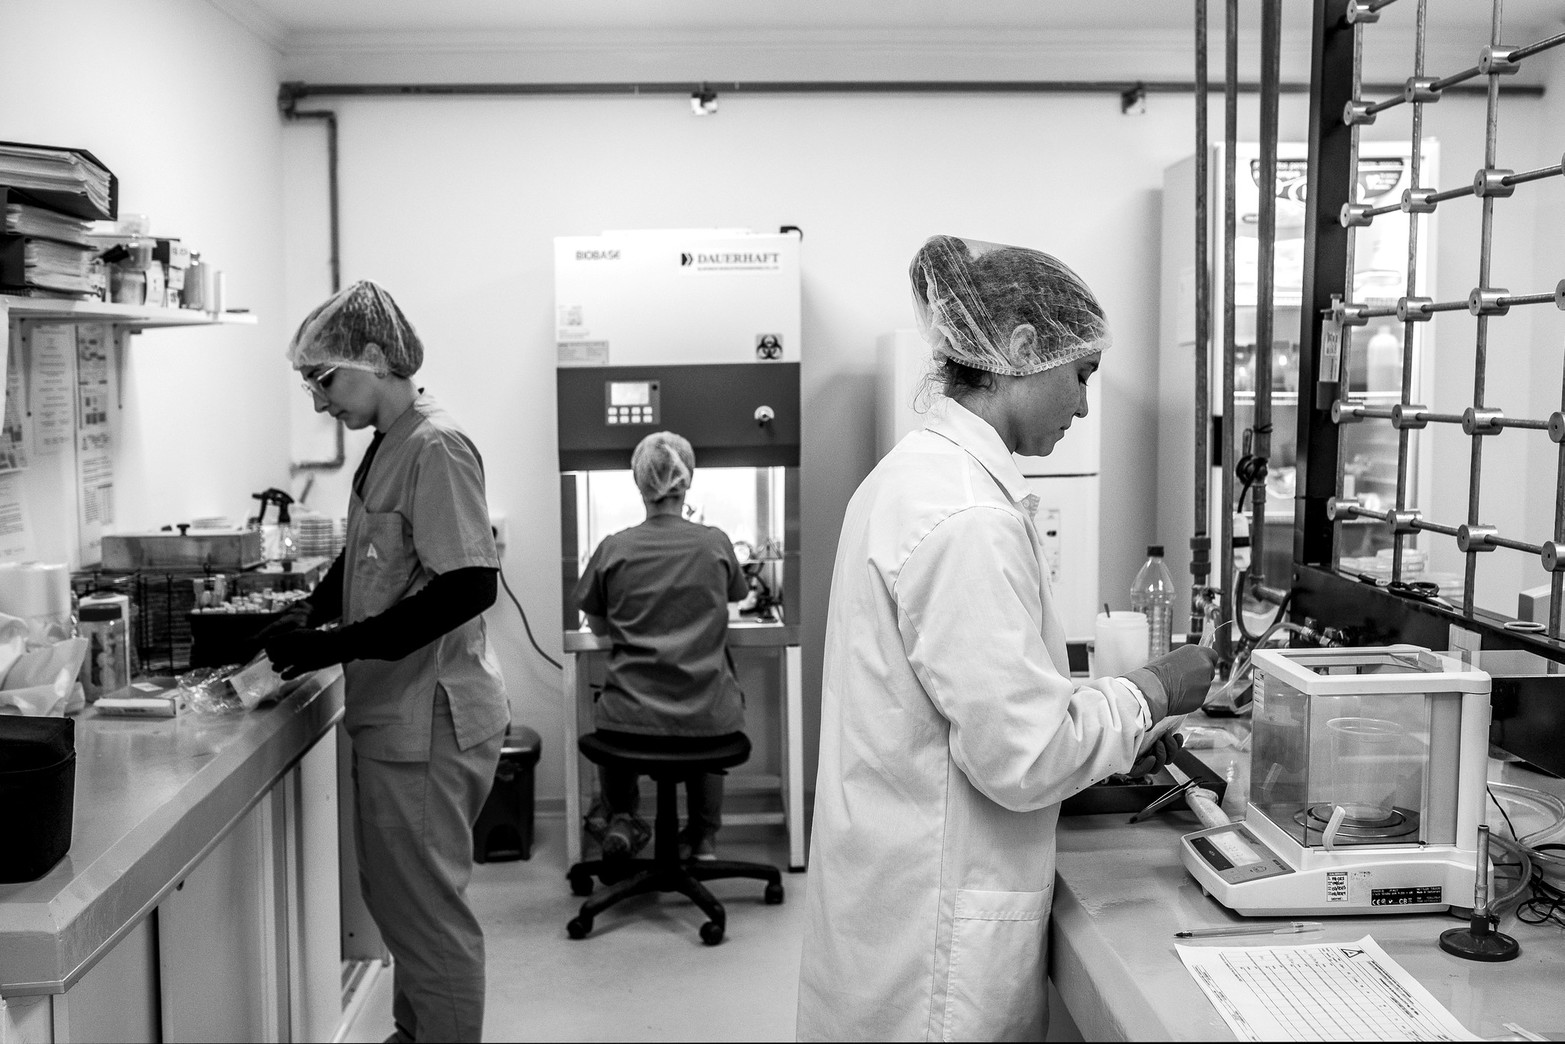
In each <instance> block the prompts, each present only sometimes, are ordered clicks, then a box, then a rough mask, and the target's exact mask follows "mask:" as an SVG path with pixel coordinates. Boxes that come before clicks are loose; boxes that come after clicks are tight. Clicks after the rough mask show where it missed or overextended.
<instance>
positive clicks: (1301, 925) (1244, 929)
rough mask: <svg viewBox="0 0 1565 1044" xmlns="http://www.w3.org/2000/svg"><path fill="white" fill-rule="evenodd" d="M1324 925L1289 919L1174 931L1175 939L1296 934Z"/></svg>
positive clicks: (1315, 929) (1317, 928) (1313, 930)
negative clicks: (1276, 924) (1278, 922)
mask: <svg viewBox="0 0 1565 1044" xmlns="http://www.w3.org/2000/svg"><path fill="white" fill-rule="evenodd" d="M1324 927H1326V926H1325V925H1323V924H1321V923H1320V922H1319V921H1289V922H1288V923H1287V924H1284V925H1279V926H1277V927H1273V926H1271V925H1269V924H1236V925H1234V926H1233V927H1231V928H1187V929H1185V930H1184V931H1182V932H1175V933H1174V938H1176V939H1210V938H1213V937H1215V936H1219V935H1298V934H1300V933H1302V932H1318V931H1320V930H1321V929H1322V928H1324Z"/></svg>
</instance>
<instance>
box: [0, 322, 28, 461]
mask: <svg viewBox="0 0 1565 1044" xmlns="http://www.w3.org/2000/svg"><path fill="white" fill-rule="evenodd" d="M20 350H21V349H20V346H19V345H18V344H17V343H16V341H14V340H13V341H12V342H11V343H10V344H9V345H8V346H7V349H6V368H5V419H4V422H3V424H0V474H4V473H6V472H9V471H21V470H22V469H23V468H25V467H27V456H28V446H27V444H28V442H29V441H31V440H30V439H29V435H30V434H31V431H32V426H31V425H30V424H28V423H27V388H26V385H25V384H24V383H23V380H24V375H23V372H22V366H21V359H20V358H19V357H18V356H19V352H20Z"/></svg>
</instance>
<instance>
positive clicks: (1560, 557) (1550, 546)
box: [1539, 540, 1565, 573]
mask: <svg viewBox="0 0 1565 1044" xmlns="http://www.w3.org/2000/svg"><path fill="white" fill-rule="evenodd" d="M1539 557H1541V558H1542V559H1543V568H1545V569H1547V570H1548V571H1549V572H1551V573H1565V546H1562V545H1560V544H1556V543H1555V542H1554V541H1552V540H1545V541H1544V542H1543V553H1542V554H1541V555H1540V556H1539Z"/></svg>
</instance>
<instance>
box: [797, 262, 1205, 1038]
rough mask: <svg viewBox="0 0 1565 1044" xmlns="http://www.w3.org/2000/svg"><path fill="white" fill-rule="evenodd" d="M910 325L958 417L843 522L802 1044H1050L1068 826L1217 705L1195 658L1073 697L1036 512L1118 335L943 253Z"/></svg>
mask: <svg viewBox="0 0 1565 1044" xmlns="http://www.w3.org/2000/svg"><path fill="white" fill-rule="evenodd" d="M911 277H912V283H913V295H914V303H915V306H916V308H917V311H918V317H919V323H920V327H921V329H922V331H923V333H924V336H925V339H926V340H928V341H929V343H930V345H931V347H932V349H933V354H934V362H935V369H934V373H933V375H932V376H933V378H934V380H935V381H936V382H937V383H938V385H939V387H940V388H941V390H942V391H943V393H944V396H943V401H941V402H940V404H939V407H938V409H937V410H936V411H935V416H934V417H933V418H932V419H931V421H930V423H929V424H928V426H927V427H926V428H924V429H923V430H920V431H916V432H913V433H911V434H909V435H908V436H907V437H906V438H904V439H903V440H902V441H901V442H900V443H899V444H898V445H897V446H896V447H895V448H894V449H893V450H892V451H891V452H890V453H888V454H887V455H886V456H885V458H884V459H882V460H881V462H880V463H879V464H878V465H877V466H876V468H875V469H874V471H873V472H871V473H870V475H869V476H868V477H867V478H866V479H865V480H864V482H863V484H862V485H860V486H859V488H858V490H857V491H856V492H855V493H854V495H853V498H852V500H851V501H850V502H849V504H848V509H847V513H846V516H845V518H844V520H843V524H842V533H841V537H840V539H839V541H838V545H837V559H836V565H835V568H834V570H833V575H832V587H831V601H830V608H829V610H828V616H827V623H826V649H825V663H824V672H823V679H822V694H821V702H822V706H821V745H820V770H819V776H818V779H817V781H816V790H815V818H814V832H813V837H812V847H811V857H810V880H809V884H808V888H807V898H806V904H807V914H806V917H807V920H806V924H805V936H804V952H803V961H802V966H801V977H800V989H799V1020H798V1033H799V1037H800V1039H804V1040H812V1039H821V1040H826V1039H838V1040H921V1039H922V1040H1024V1039H1029V1040H1039V1039H1042V1036H1043V1033H1044V1028H1045V1015H1046V1011H1045V993H1044V988H1045V987H1044V976H1045V956H1046V955H1045V941H1046V939H1047V919H1048V915H1049V905H1050V900H1051V897H1052V893H1051V890H1052V887H1053V882H1054V831H1055V824H1056V822H1057V820H1058V817H1059V805H1060V802H1061V801H1063V800H1064V799H1065V798H1067V797H1069V796H1070V795H1072V794H1074V793H1076V792H1077V791H1079V790H1082V789H1083V788H1085V787H1087V786H1089V785H1090V784H1092V783H1093V782H1095V781H1097V780H1100V779H1103V778H1105V777H1107V776H1109V775H1112V774H1114V773H1116V772H1126V771H1130V770H1132V768H1133V767H1134V766H1135V765H1136V762H1137V761H1138V758H1142V757H1143V755H1145V754H1146V753H1147V751H1146V750H1144V748H1149V747H1150V746H1151V744H1150V741H1149V739H1148V737H1149V736H1151V735H1153V734H1154V730H1153V726H1154V725H1155V724H1156V723H1157V722H1158V721H1159V720H1161V719H1163V718H1164V717H1165V716H1169V715H1175V714H1181V713H1185V712H1187V711H1190V710H1194V709H1195V708H1197V707H1199V706H1200V704H1201V702H1202V701H1203V700H1204V698H1205V696H1206V692H1207V688H1208V686H1209V684H1210V682H1211V677H1212V668H1213V655H1212V654H1211V653H1210V652H1209V651H1208V650H1204V649H1198V648H1196V647H1194V646H1184V647H1181V648H1179V649H1176V650H1174V651H1173V652H1171V653H1169V654H1168V655H1167V656H1165V657H1163V658H1160V659H1159V660H1157V661H1154V662H1153V663H1151V664H1149V665H1147V666H1146V667H1143V668H1138V669H1137V670H1134V671H1132V672H1130V673H1129V674H1128V675H1126V677H1124V678H1098V679H1095V680H1093V681H1091V682H1086V683H1082V684H1077V683H1075V682H1073V681H1072V680H1071V678H1070V671H1069V667H1068V663H1067V660H1066V651H1065V633H1064V628H1063V625H1062V624H1061V622H1060V618H1059V615H1058V613H1057V612H1056V610H1055V607H1054V595H1053V592H1052V591H1051V589H1050V581H1049V570H1048V568H1047V566H1046V563H1045V559H1044V555H1043V550H1042V546H1041V544H1040V543H1039V539H1038V533H1037V530H1036V529H1035V527H1034V521H1033V512H1034V510H1036V507H1037V498H1036V497H1034V496H1032V495H1031V494H1030V493H1029V491H1028V488H1027V484H1026V481H1025V480H1024V479H1023V477H1022V473H1021V470H1020V469H1019V468H1018V466H1017V463H1016V461H1015V459H1014V458H1013V457H1012V454H1013V453H1020V454H1027V455H1036V456H1042V455H1045V454H1047V453H1049V452H1050V451H1051V450H1053V449H1054V446H1055V444H1056V443H1057V442H1058V441H1059V440H1060V438H1061V437H1063V436H1064V435H1065V432H1066V429H1067V428H1069V427H1070V424H1071V421H1072V420H1073V419H1074V418H1076V417H1081V416H1086V413H1087V399H1086V390H1087V382H1088V380H1089V379H1090V378H1091V376H1092V374H1093V373H1094V371H1096V370H1097V367H1098V362H1099V359H1100V357H1101V354H1102V352H1103V350H1104V349H1105V348H1107V347H1108V344H1109V334H1108V327H1107V324H1106V323H1105V321H1104V318H1103V311H1102V309H1101V308H1100V307H1099V306H1098V302H1097V300H1096V299H1095V298H1094V296H1093V294H1092V292H1091V291H1090V290H1088V289H1087V287H1086V285H1085V284H1084V283H1082V281H1081V280H1080V279H1079V278H1078V277H1077V276H1076V274H1075V273H1074V272H1072V271H1071V270H1070V269H1069V268H1067V267H1066V266H1065V265H1064V264H1062V263H1060V262H1059V261H1057V260H1055V259H1054V258H1052V257H1050V256H1048V255H1047V254H1043V253H1040V252H1038V251H1035V250H1028V249H1024V248H1020V247H1008V246H998V245H995V244H990V243H979V242H973V241H966V240H961V239H956V238H953V237H949V236H939V237H936V238H933V239H931V240H929V241H928V242H927V243H926V244H925V245H924V246H923V248H922V249H920V250H919V252H918V254H917V256H916V257H915V258H914V259H913V263H912V268H911Z"/></svg>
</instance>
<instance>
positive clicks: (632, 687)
mask: <svg viewBox="0 0 1565 1044" xmlns="http://www.w3.org/2000/svg"><path fill="white" fill-rule="evenodd" d="M748 590H749V587H748V585H747V583H746V581H745V577H744V570H743V569H742V568H740V565H739V560H738V559H737V558H735V557H734V547H733V544H732V543H731V542H730V541H729V539H728V537H727V535H725V534H724V533H723V531H722V530H721V529H717V528H715V527H712V526H703V525H698V524H696V523H694V522H688V521H686V520H685V519H682V518H677V517H675V516H673V515H656V516H654V517H652V518H649V519H647V521H645V522H643V523H641V525H639V526H632V527H631V528H629V529H624V530H621V531H620V532H618V533H614V534H612V535H610V536H608V537H605V538H604V540H603V542H602V543H601V544H599V545H598V548H597V550H596V551H594V552H593V553H592V560H591V561H589V562H588V563H587V569H586V571H585V572H584V573H583V574H582V577H581V579H580V580H579V581H577V584H576V592H575V596H576V604H577V605H578V606H579V607H580V608H581V610H582V611H583V612H585V613H588V614H589V615H592V616H602V617H605V618H607V620H608V625H609V638H610V640H611V641H612V642H613V645H612V646H611V648H610V650H609V658H608V667H607V670H606V672H605V676H604V683H603V695H602V697H601V698H599V700H598V706H597V715H596V717H597V724H598V728H600V729H613V730H616V731H619V732H635V733H641V734H643V735H660V736H722V735H726V734H727V733H730V732H738V731H739V730H740V729H742V728H743V727H744V705H743V701H742V697H741V695H740V692H739V683H738V681H737V680H735V678H734V675H733V671H732V670H730V669H729V666H728V657H727V643H728V603H729V602H730V601H735V602H737V601H739V600H740V599H741V598H743V597H744V596H745V594H746V593H747V592H748Z"/></svg>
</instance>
